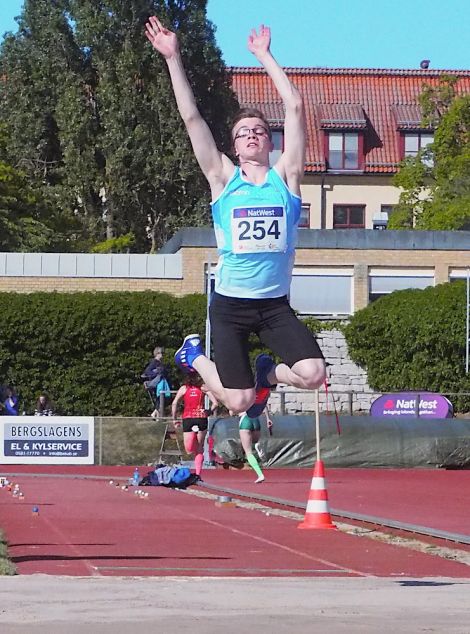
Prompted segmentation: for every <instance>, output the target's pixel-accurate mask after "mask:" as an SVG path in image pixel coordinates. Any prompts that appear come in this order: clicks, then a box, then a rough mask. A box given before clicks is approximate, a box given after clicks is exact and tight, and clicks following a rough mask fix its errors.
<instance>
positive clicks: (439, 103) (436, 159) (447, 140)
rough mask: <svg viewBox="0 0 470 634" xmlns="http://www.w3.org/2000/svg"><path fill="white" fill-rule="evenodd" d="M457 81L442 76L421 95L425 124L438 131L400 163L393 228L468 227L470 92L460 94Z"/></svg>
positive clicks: (396, 182)
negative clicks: (437, 82) (428, 143)
mask: <svg viewBox="0 0 470 634" xmlns="http://www.w3.org/2000/svg"><path fill="white" fill-rule="evenodd" d="M456 80H457V78H456V77H443V78H442V80H441V83H440V85H439V86H437V87H435V88H433V87H429V86H428V87H426V89H425V90H424V91H423V94H422V95H421V99H420V102H421V105H422V109H423V127H425V126H432V127H434V128H435V129H436V131H435V135H434V143H433V144H432V145H431V146H429V147H428V148H426V149H425V150H423V151H421V152H420V153H419V154H418V156H417V157H416V158H406V159H405V160H404V161H403V163H402V164H401V169H400V172H399V173H398V174H397V175H396V176H395V178H394V184H395V185H397V186H398V187H400V188H402V193H401V195H400V202H399V204H398V206H397V208H396V211H395V212H394V214H393V215H392V218H391V220H390V224H389V227H390V228H391V229H412V228H416V229H436V230H452V229H469V228H470V95H464V96H457V94H456V91H455V83H456Z"/></svg>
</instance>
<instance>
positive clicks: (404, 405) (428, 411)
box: [370, 392, 454, 419]
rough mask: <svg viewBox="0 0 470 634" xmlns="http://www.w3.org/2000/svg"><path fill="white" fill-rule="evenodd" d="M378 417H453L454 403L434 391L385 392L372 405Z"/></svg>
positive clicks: (373, 412) (372, 412) (372, 414)
mask: <svg viewBox="0 0 470 634" xmlns="http://www.w3.org/2000/svg"><path fill="white" fill-rule="evenodd" d="M370 415H371V416H376V417H383V416H384V417H385V416H387V417H388V416H407V417H409V418H425V419H428V418H452V416H453V415H454V411H453V407H452V403H451V402H450V401H449V400H448V399H447V398H446V397H445V396H441V395H440V394H434V393H433V392H401V393H399V394H383V395H382V396H379V398H378V399H376V400H375V401H374V402H373V403H372V405H371V407H370Z"/></svg>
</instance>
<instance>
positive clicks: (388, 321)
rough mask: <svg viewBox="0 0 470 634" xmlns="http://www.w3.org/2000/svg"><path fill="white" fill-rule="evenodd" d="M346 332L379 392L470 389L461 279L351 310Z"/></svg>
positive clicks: (351, 348)
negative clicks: (355, 311)
mask: <svg viewBox="0 0 470 634" xmlns="http://www.w3.org/2000/svg"><path fill="white" fill-rule="evenodd" d="M344 332H345V337H346V341H347V344H348V349H349V354H350V356H351V359H352V360H353V361H354V362H355V363H357V364H358V365H360V366H361V367H362V368H364V369H365V370H366V371H367V375H368V381H369V384H370V385H371V386H372V387H373V388H374V389H376V390H378V391H381V392H388V391H404V390H430V391H435V392H441V393H446V392H470V376H469V375H466V374H465V353H466V346H465V338H466V287H465V282H463V281H458V282H452V283H447V284H439V285H438V286H436V287H429V288H426V289H424V290H416V289H409V290H404V291H396V292H394V293H391V294H390V295H387V296H384V297H382V298H380V299H378V300H377V301H375V302H373V303H372V304H369V305H368V306H367V307H366V308H364V309H362V310H360V311H358V312H357V313H355V314H354V315H353V317H352V318H351V321H350V323H349V324H348V325H347V326H346V327H345V329H344ZM469 403H470V401H469V400H468V399H467V407H468V404H469ZM454 404H455V402H454ZM460 405H461V406H462V403H460Z"/></svg>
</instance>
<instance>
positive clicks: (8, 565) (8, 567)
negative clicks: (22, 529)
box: [0, 529, 16, 576]
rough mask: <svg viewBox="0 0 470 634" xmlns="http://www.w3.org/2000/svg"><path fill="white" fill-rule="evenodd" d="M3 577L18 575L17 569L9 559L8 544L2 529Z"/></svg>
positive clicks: (0, 569) (0, 571) (0, 555)
mask: <svg viewBox="0 0 470 634" xmlns="http://www.w3.org/2000/svg"><path fill="white" fill-rule="evenodd" d="M1 575H16V567H15V565H14V564H13V563H12V562H11V561H10V560H9V559H8V548H7V543H6V541H5V537H4V535H3V532H2V530H1V529H0V576H1Z"/></svg>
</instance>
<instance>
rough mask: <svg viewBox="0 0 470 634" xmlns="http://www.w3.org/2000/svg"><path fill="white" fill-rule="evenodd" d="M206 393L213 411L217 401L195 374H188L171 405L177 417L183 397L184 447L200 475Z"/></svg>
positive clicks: (205, 423) (205, 427)
mask: <svg viewBox="0 0 470 634" xmlns="http://www.w3.org/2000/svg"><path fill="white" fill-rule="evenodd" d="M206 395H207V396H208V397H209V401H210V403H211V410H212V412H214V411H215V410H216V408H217V406H218V402H217V400H216V399H215V397H214V396H213V394H211V392H209V391H208V390H207V389H206V388H205V386H204V385H203V384H202V380H201V378H200V377H199V375H197V374H195V373H194V374H189V375H188V376H187V378H186V383H185V384H184V385H182V386H181V387H180V389H179V390H178V392H177V393H176V396H175V398H174V400H173V403H172V405H171V414H172V416H173V420H174V421H176V419H177V412H178V404H179V402H180V401H181V400H182V399H183V416H182V418H183V439H184V449H185V451H186V453H188V454H194V466H195V470H196V475H198V476H200V475H201V471H202V464H203V462H204V439H205V437H206V433H207V423H208V421H207V410H206V409H205V408H204V399H205V397H206Z"/></svg>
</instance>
